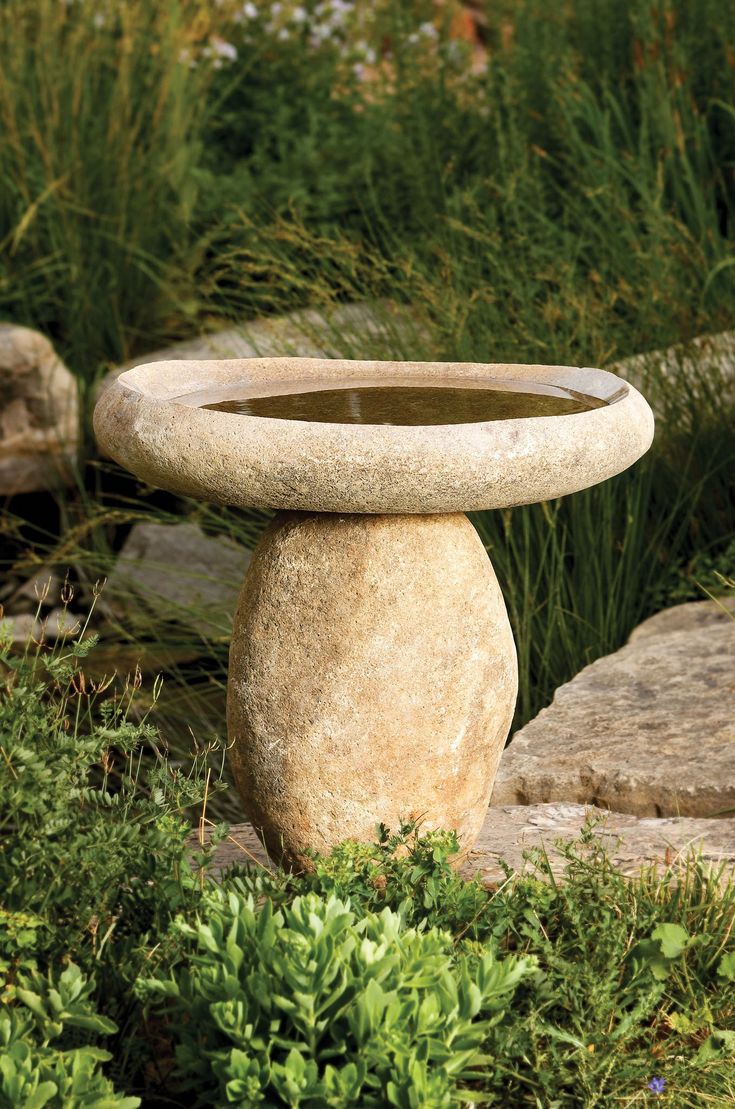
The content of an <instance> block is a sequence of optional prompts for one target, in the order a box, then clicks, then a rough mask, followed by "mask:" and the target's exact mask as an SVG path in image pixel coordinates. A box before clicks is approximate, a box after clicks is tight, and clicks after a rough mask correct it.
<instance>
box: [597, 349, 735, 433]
mask: <svg viewBox="0 0 735 1109" xmlns="http://www.w3.org/2000/svg"><path fill="white" fill-rule="evenodd" d="M605 369H608V370H610V371H611V372H612V373H614V374H619V376H620V377H622V378H624V379H625V380H626V381H629V382H630V383H631V384H632V385H634V386H635V387H636V389H640V390H641V392H642V393H643V394H644V396H645V397H646V399H647V400H648V402H649V403H650V405H651V407H652V408H653V411H654V413H655V415H656V418H657V419H664V418H665V417H666V416H667V414H668V415H671V413H672V404H671V402H672V392H673V390H675V389H676V386H677V383H678V382H681V381H684V382H687V383H688V384H689V386H690V387H693V388H694V389H695V390H696V389H704V390H705V391H706V392H708V393H709V394H710V395H715V396H716V397H717V400H718V403H722V404H725V405H733V404H735V331H722V332H719V333H718V334H716V335H698V336H697V337H696V338H695V339H691V340H689V342H686V343H676V344H675V345H674V346H671V347H666V348H665V349H664V350H651V351H646V352H645V353H643V354H635V355H633V356H632V357H630V358H624V359H623V360H622V361H620V362H616V363H614V364H613V365H611V366H606V367H605ZM686 395H687V393H686V391H683V392H682V396H683V397H684V398H686ZM680 403H681V400H680V399H677V398H676V397H674V408H673V411H674V413H676V412H678V411H679V406H680Z"/></svg>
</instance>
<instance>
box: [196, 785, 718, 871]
mask: <svg viewBox="0 0 735 1109" xmlns="http://www.w3.org/2000/svg"><path fill="white" fill-rule="evenodd" d="M590 820H592V821H593V822H594V827H595V834H596V835H597V836H599V837H600V838H601V839H602V841H603V843H604V844H605V846H606V848H607V850H608V851H609V853H610V857H611V859H612V861H613V862H614V864H615V866H616V867H617V868H618V870H620V871H621V872H622V873H623V874H626V875H630V876H632V875H635V874H637V873H639V872H640V871H641V870H642V869H647V868H649V867H653V868H655V869H656V870H662V869H664V868H666V867H669V866H672V867H675V866H676V865H677V864H678V863H680V862H683V861H684V860H685V859H686V858H687V856H688V855H689V854H690V853H691V852H694V853H696V854H698V855H699V856H700V857H701V859H702V861H703V862H704V863H708V864H711V866H712V867H713V868H719V867H721V866H724V867H726V868H727V870H728V871H729V872H730V873H735V819H728V820H707V819H696V818H694V817H670V818H664V819H659V818H655V819H647V818H643V819H640V818H638V817H635V816H629V815H624V814H621V813H611V812H607V811H604V810H602V809H596V808H594V806H586V805H576V804H570V803H568V802H566V803H565V802H559V803H556V804H546V805H509V806H501V807H499V808H491V809H489V810H488V812H487V815H486V817H485V823H484V824H483V827H482V831H481V832H480V836H479V838H478V840H477V842H476V844H475V847H474V850H473V851H471V852H470V854H469V856H468V857H467V858H466V859H465V861H464V863H463V864H462V866H461V868H460V871H461V873H462V874H463V875H464V876H465V877H466V878H469V877H471V876H473V875H479V876H480V877H481V878H482V881H483V882H484V883H485V885H487V886H493V885H496V884H497V883H498V882H503V881H505V877H506V874H505V870H504V869H503V867H502V866H501V861H503V862H505V863H506V864H507V865H508V866H510V867H511V868H512V869H513V870H516V871H522V870H523V869H524V867H526V866H527V863H526V860H525V858H524V855H525V854H526V853H527V852H529V851H531V850H532V849H535V848H542V849H543V850H544V851H545V852H546V853H547V855H548V858H549V862H550V865H551V870H552V872H553V873H554V875H555V876H556V877H557V878H558V877H561V875H562V871H563V869H564V865H565V858H564V855H563V853H562V852H560V850H559V849H558V847H557V846H556V844H557V841H560V842H562V843H570V842H572V841H575V840H577V839H578V837H579V833H580V831H581V830H582V828H583V826H584V825H585V823H586V822H587V821H590ZM598 822H599V823H598ZM208 839H209V833H208V832H205V834H204V842H205V843H206V842H207V841H208ZM196 840H197V836H196V835H194V836H192V845H193V844H194V843H195V842H196ZM234 864H238V865H240V866H250V865H260V866H265V867H268V866H270V865H271V863H270V862H269V859H268V855H267V854H266V851H265V849H264V847H263V845H262V843H261V842H260V840H259V839H258V837H257V835H256V834H255V831H254V829H253V827H252V825H250V824H237V825H234V826H233V827H231V828H230V832H229V836H228V838H227V839H226V840H225V841H224V842H223V843H221V844H220V845H219V847H218V848H217V851H216V854H215V857H214V862H213V871H214V872H215V873H216V872H218V871H220V870H224V869H226V868H227V867H229V866H232V865H234Z"/></svg>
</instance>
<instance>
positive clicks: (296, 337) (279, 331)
mask: <svg viewBox="0 0 735 1109" xmlns="http://www.w3.org/2000/svg"><path fill="white" fill-rule="evenodd" d="M413 315H414V314H413V313H412V312H410V311H409V310H408V309H406V308H404V307H399V306H398V305H395V304H391V303H390V302H388V301H381V302H379V303H378V304H374V305H373V304H337V305H334V306H333V307H331V308H323V309H317V308H302V309H299V310H298V311H296V312H290V313H289V314H288V315H286V316H273V317H270V318H268V319H262V320H250V321H248V322H247V323H245V324H243V325H242V326H241V327H228V328H225V329H224V330H222V331H213V332H210V333H209V334H208V335H200V336H198V337H197V338H196V339H185V340H184V341H183V342H180V343H174V344H173V345H172V346H170V347H166V348H164V349H163V350H155V351H152V352H151V353H150V354H143V355H141V356H140V357H139V358H136V359H135V360H134V361H131V362H126V363H125V364H124V365H122V366H116V367H115V369H113V370H111V371H110V372H109V373H108V374H107V376H106V377H105V378H103V380H102V383H101V386H100V391H101V390H102V389H104V388H105V387H106V386H107V385H110V384H111V383H112V382H113V381H115V380H116V379H117V378H118V377H119V376H120V374H122V373H124V372H125V371H126V370H130V369H133V368H134V367H135V366H141V365H145V364H147V363H149V362H172V361H183V360H185V359H196V360H202V359H210V358H269V357H274V356H275V357H284V356H292V357H297V358H349V357H351V355H353V354H354V353H360V352H362V351H363V350H365V348H366V346H369V349H370V352H371V354H372V355H373V356H374V357H376V358H390V357H393V358H395V357H399V356H400V355H401V353H405V352H406V348H407V347H410V348H412V349H415V348H416V344H417V342H418V341H419V339H418V332H417V324H416V321H415V319H414V318H413Z"/></svg>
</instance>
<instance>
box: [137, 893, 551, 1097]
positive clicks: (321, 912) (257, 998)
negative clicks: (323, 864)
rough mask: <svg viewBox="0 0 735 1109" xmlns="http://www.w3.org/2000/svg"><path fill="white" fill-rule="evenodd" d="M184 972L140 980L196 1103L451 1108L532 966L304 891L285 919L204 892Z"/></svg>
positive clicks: (186, 935)
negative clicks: (463, 951)
mask: <svg viewBox="0 0 735 1109" xmlns="http://www.w3.org/2000/svg"><path fill="white" fill-rule="evenodd" d="M175 929H176V932H177V935H179V936H181V937H182V939H183V940H184V941H188V943H187V947H186V950H185V960H186V961H185V963H184V965H183V966H180V967H176V968H174V971H173V974H172V975H171V976H169V977H165V978H164V977H161V978H158V979H151V980H147V981H143V982H142V983H140V985H139V989H140V990H141V991H142V992H143V993H144V995H145V996H147V997H149V998H152V999H154V1000H155V999H161V1001H162V1002H163V1004H162V1008H161V1009H160V1010H159V1011H163V1012H164V1013H166V1014H167V1016H168V1017H169V1021H170V1028H171V1032H172V1034H173V1036H174V1037H175V1040H176V1070H177V1074H178V1075H179V1076H180V1077H181V1078H183V1079H184V1085H185V1088H186V1087H189V1088H193V1089H195V1090H196V1091H197V1095H198V1097H197V1101H196V1104H206V1105H222V1106H224V1105H227V1104H231V1103H233V1102H235V1103H237V1104H241V1105H256V1104H260V1103H263V1104H266V1105H280V1104H283V1105H292V1106H297V1105H304V1106H306V1105H338V1106H346V1105H354V1104H359V1105H365V1106H371V1105H373V1106H380V1105H394V1106H400V1107H405V1109H414V1107H416V1109H419V1107H426V1109H429V1107H436V1109H439V1107H442V1109H443V1107H445V1106H451V1105H453V1104H455V1103H456V1100H457V1097H458V1094H457V1090H458V1088H459V1086H460V1084H461V1083H462V1082H464V1081H467V1080H470V1079H473V1078H474V1079H477V1078H478V1077H479V1074H480V1071H479V1067H480V1065H481V1064H482V1065H483V1067H485V1068H486V1067H487V1066H490V1067H492V1060H491V1059H487V1058H485V1057H484V1056H483V1055H482V1054H481V1051H480V1049H481V1046H482V1043H483V1041H484V1039H485V1037H486V1036H487V1034H488V1032H489V1030H490V1029H491V1027H492V1026H493V1024H495V1023H496V1022H497V1021H498V1020H499V1019H500V1018H501V1017H502V1015H503V1013H504V1012H505V1011H506V1009H507V1007H508V1006H509V1004H510V1002H511V1001H512V998H513V994H514V992H515V990H516V988H517V986H518V985H519V983H520V982H522V981H523V980H524V978H525V977H526V976H527V974H528V972H529V970H530V969H531V966H532V960H529V959H515V958H508V959H504V960H498V959H497V958H496V957H495V955H494V954H493V953H492V952H491V950H490V949H487V950H485V951H483V952H482V953H481V954H479V955H478V956H477V957H475V958H472V959H470V958H469V957H468V956H463V955H457V954H456V953H455V952H454V951H453V948H452V940H451V937H450V936H449V934H447V933H443V932H440V931H438V930H437V929H435V928H429V929H426V930H425V931H417V930H416V929H412V928H407V927H406V926H405V924H404V922H403V920H402V918H401V916H400V914H398V913H393V912H391V910H390V909H388V908H385V909H383V911H382V912H381V913H380V914H375V913H372V912H369V911H368V912H366V911H364V909H360V910H356V909H353V907H352V905H351V904H350V902H349V901H340V900H339V899H338V898H337V897H334V896H329V897H326V898H325V897H320V896H318V895H317V894H314V893H309V894H305V895H303V896H298V897H296V898H294V899H293V901H291V903H290V904H289V905H288V906H286V907H284V908H283V909H280V910H277V911H276V912H274V911H273V908H272V905H271V902H270V901H269V900H267V899H266V900H265V901H263V902H262V903H260V904H259V903H258V902H256V899H255V897H254V896H253V895H252V894H243V893H241V892H239V891H238V890H236V889H230V890H228V889H227V888H225V889H222V890H212V891H210V892H208V893H207V894H205V896H204V899H203V905H202V909H201V910H200V913H199V914H198V915H197V918H196V920H195V921H194V923H193V924H187V923H186V922H184V921H181V922H179V923H178V924H177V925H175Z"/></svg>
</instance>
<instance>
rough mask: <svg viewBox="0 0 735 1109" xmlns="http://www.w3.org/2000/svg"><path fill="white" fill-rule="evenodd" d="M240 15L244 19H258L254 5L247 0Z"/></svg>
mask: <svg viewBox="0 0 735 1109" xmlns="http://www.w3.org/2000/svg"><path fill="white" fill-rule="evenodd" d="M242 14H243V15H244V16H245V18H246V19H257V18H258V9H257V7H256V5H255V4H253V3H252V0H248V2H247V4H243V6H242Z"/></svg>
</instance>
